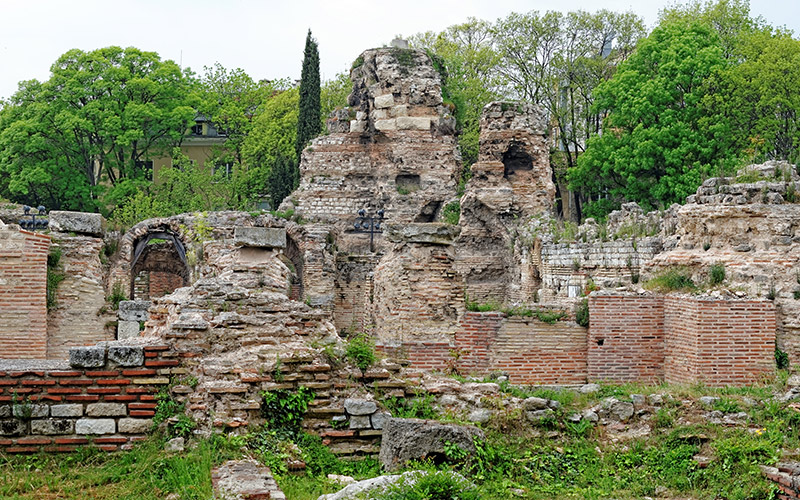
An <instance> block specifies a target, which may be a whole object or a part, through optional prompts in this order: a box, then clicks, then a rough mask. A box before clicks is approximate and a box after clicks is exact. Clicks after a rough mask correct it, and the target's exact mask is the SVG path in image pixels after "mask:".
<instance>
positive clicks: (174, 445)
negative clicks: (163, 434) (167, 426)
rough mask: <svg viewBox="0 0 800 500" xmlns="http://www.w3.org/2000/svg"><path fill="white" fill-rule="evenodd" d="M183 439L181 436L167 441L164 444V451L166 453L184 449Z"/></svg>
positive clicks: (178, 451)
mask: <svg viewBox="0 0 800 500" xmlns="http://www.w3.org/2000/svg"><path fill="white" fill-rule="evenodd" d="M184 444H185V443H184V439H183V438H182V437H176V438H173V439H170V440H169V441H167V444H165V445H164V451H166V452H167V453H180V452H182V451H183V449H184Z"/></svg>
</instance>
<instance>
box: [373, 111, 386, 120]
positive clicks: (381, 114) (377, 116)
mask: <svg viewBox="0 0 800 500" xmlns="http://www.w3.org/2000/svg"><path fill="white" fill-rule="evenodd" d="M386 118H389V111H388V110H386V109H376V110H375V111H373V112H372V119H373V120H385V119H386Z"/></svg>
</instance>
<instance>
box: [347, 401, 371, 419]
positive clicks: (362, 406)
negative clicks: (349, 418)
mask: <svg viewBox="0 0 800 500" xmlns="http://www.w3.org/2000/svg"><path fill="white" fill-rule="evenodd" d="M377 409H378V405H376V404H375V402H374V401H368V400H366V399H354V398H352V399H345V400H344V411H346V412H347V413H348V414H350V415H359V416H360V415H372V414H373V413H375V411H376V410H377Z"/></svg>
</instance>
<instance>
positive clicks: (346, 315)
mask: <svg viewBox="0 0 800 500" xmlns="http://www.w3.org/2000/svg"><path fill="white" fill-rule="evenodd" d="M378 260H379V257H377V256H374V255H346V254H345V255H339V256H337V257H336V299H335V304H334V309H333V310H334V325H336V329H337V330H338V331H339V332H345V331H359V332H363V331H366V330H368V329H369V328H372V326H373V325H374V319H373V317H372V313H373V311H372V305H373V303H374V293H375V288H374V283H375V280H374V272H375V266H376V265H377V264H378Z"/></svg>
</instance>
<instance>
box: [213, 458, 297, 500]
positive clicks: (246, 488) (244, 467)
mask: <svg viewBox="0 0 800 500" xmlns="http://www.w3.org/2000/svg"><path fill="white" fill-rule="evenodd" d="M211 483H212V485H213V488H214V495H213V498H214V499H216V500H262V499H272V500H286V496H285V495H284V494H283V492H282V491H281V490H280V488H278V484H277V483H276V482H275V479H274V478H273V477H272V471H270V470H269V468H268V467H264V466H262V465H261V464H259V463H258V462H257V461H255V460H229V461H227V462H225V463H224V464H222V465H220V466H219V467H215V468H213V469H212V470H211Z"/></svg>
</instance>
